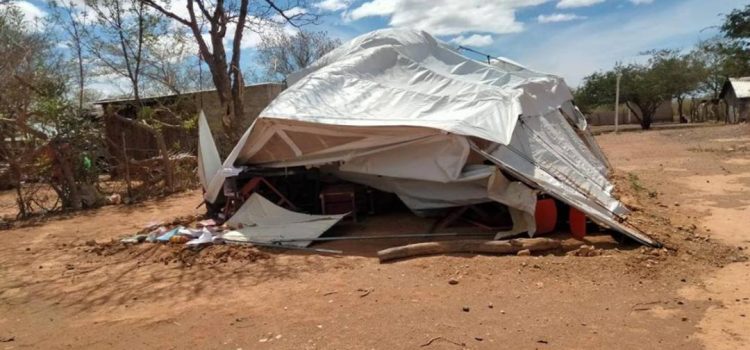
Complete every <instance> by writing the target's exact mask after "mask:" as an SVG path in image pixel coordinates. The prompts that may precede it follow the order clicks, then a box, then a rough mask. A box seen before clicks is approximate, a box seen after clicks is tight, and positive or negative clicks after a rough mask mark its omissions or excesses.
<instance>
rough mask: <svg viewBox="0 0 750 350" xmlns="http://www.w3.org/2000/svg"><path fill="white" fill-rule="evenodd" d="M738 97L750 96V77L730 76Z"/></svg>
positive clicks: (730, 81)
mask: <svg viewBox="0 0 750 350" xmlns="http://www.w3.org/2000/svg"><path fill="white" fill-rule="evenodd" d="M729 83H731V84H732V89H734V94H735V95H736V96H737V98H750V77H742V78H729Z"/></svg>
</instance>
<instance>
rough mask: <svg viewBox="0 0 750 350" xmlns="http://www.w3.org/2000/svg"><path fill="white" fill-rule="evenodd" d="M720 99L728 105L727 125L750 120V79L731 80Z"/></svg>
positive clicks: (723, 88) (725, 86) (722, 90)
mask: <svg viewBox="0 0 750 350" xmlns="http://www.w3.org/2000/svg"><path fill="white" fill-rule="evenodd" d="M719 97H720V98H721V99H723V100H724V102H726V104H727V123H738V122H740V121H748V120H750V77H742V78H729V79H728V80H727V81H726V82H725V83H724V87H722V88H721V95H719Z"/></svg>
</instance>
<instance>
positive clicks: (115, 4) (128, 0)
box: [87, 0, 177, 191]
mask: <svg viewBox="0 0 750 350" xmlns="http://www.w3.org/2000/svg"><path fill="white" fill-rule="evenodd" d="M87 6H88V7H89V8H90V9H91V11H93V13H94V14H95V17H96V18H95V21H96V24H97V25H96V27H95V28H93V29H91V30H92V31H95V32H97V34H98V35H97V36H96V37H92V38H91V40H89V41H88V43H89V51H90V52H91V54H92V56H93V57H94V58H95V59H96V62H97V63H99V64H100V66H101V68H102V71H101V72H103V73H107V74H115V75H119V76H121V77H124V78H126V79H127V80H128V82H129V83H130V87H131V89H132V93H133V98H134V101H135V103H134V106H133V107H134V109H135V110H136V111H137V117H136V118H135V119H130V118H127V117H124V116H121V115H120V114H119V113H118V112H117V111H113V110H109V111H106V112H107V114H108V115H109V116H110V117H113V118H117V119H118V120H120V121H122V122H124V123H126V124H129V125H131V126H134V127H137V128H139V129H141V130H144V131H146V132H148V133H150V134H151V135H152V136H153V137H154V140H156V145H157V147H158V148H159V153H160V155H161V158H162V165H163V167H164V182H165V185H166V187H167V189H168V190H169V191H171V190H173V188H174V167H173V166H172V162H171V160H170V158H169V149H168V147H167V143H166V141H165V139H164V133H163V132H162V128H163V127H177V126H173V125H170V124H167V123H163V122H161V121H159V120H158V119H156V118H154V113H150V112H149V113H145V112H144V110H143V108H142V107H143V104H142V101H141V97H142V96H141V92H142V91H141V84H142V83H143V78H144V75H145V74H144V71H145V67H146V61H147V59H146V56H147V49H146V48H147V46H148V44H149V42H152V41H155V40H156V38H158V34H160V33H157V32H156V30H155V29H156V28H158V22H159V17H158V15H156V14H155V13H152V12H151V11H149V7H147V6H146V5H145V4H144V3H143V2H142V1H138V0H87ZM101 72H100V73H101Z"/></svg>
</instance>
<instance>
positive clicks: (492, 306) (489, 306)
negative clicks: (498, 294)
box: [487, 303, 495, 309]
mask: <svg viewBox="0 0 750 350" xmlns="http://www.w3.org/2000/svg"><path fill="white" fill-rule="evenodd" d="M487 307H488V308H490V309H492V308H494V307H495V305H492V303H489V304H487Z"/></svg>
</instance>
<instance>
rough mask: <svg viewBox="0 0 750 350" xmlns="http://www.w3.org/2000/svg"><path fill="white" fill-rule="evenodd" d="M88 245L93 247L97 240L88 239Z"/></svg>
mask: <svg viewBox="0 0 750 350" xmlns="http://www.w3.org/2000/svg"><path fill="white" fill-rule="evenodd" d="M86 245H87V246H89V247H93V246H95V245H96V241H95V240H93V239H90V240H88V241H86Z"/></svg>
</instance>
